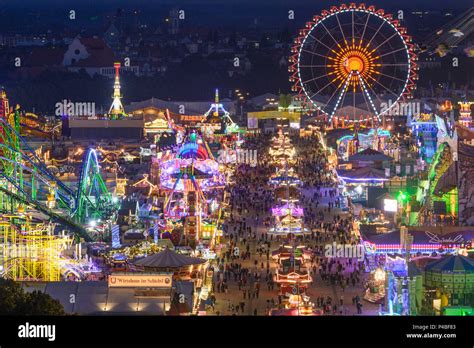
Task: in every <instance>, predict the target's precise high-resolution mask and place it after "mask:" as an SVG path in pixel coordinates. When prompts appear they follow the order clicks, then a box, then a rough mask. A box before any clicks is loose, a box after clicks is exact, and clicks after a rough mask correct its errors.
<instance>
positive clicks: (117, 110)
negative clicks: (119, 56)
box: [109, 62, 125, 116]
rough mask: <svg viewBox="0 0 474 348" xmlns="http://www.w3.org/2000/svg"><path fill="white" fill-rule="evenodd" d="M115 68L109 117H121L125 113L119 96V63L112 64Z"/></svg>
mask: <svg viewBox="0 0 474 348" xmlns="http://www.w3.org/2000/svg"><path fill="white" fill-rule="evenodd" d="M114 68H115V82H114V95H113V97H112V99H113V101H112V105H111V106H110V110H109V114H110V115H114V116H117V115H122V114H123V113H124V112H125V111H124V109H123V105H122V100H121V99H122V95H121V94H120V75H119V71H120V63H118V62H117V63H115V64H114Z"/></svg>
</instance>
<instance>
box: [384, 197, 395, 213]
mask: <svg viewBox="0 0 474 348" xmlns="http://www.w3.org/2000/svg"><path fill="white" fill-rule="evenodd" d="M383 210H384V211H388V212H397V210H398V202H397V200H396V199H386V198H385V199H384V200H383Z"/></svg>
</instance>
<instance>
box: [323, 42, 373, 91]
mask: <svg viewBox="0 0 474 348" xmlns="http://www.w3.org/2000/svg"><path fill="white" fill-rule="evenodd" d="M333 53H334V55H333V56H332V57H328V58H329V60H330V61H331V63H330V64H328V65H327V67H328V68H330V70H331V71H329V72H328V74H330V75H336V77H335V78H334V81H337V82H338V83H339V85H342V84H344V83H345V82H346V80H347V79H349V80H350V81H349V82H348V84H349V85H351V86H352V87H353V88H354V89H355V88H356V87H357V86H360V85H361V83H360V79H363V80H364V84H365V85H369V86H370V84H371V81H373V80H374V75H375V74H378V73H379V72H378V71H377V70H376V67H379V66H381V64H378V63H377V59H378V58H379V57H378V56H374V55H373V52H371V51H369V50H367V47H361V45H355V44H351V45H346V46H345V47H341V49H340V50H339V51H333ZM349 76H350V77H349ZM360 87H361V88H362V86H360Z"/></svg>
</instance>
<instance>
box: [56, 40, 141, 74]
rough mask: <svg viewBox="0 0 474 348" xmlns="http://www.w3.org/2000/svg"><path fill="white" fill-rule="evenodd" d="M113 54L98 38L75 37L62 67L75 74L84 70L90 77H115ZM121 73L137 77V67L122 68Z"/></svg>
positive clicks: (65, 55) (65, 54)
mask: <svg viewBox="0 0 474 348" xmlns="http://www.w3.org/2000/svg"><path fill="white" fill-rule="evenodd" d="M116 61H117V59H116V58H115V54H114V52H113V51H112V49H111V48H110V47H109V46H108V45H107V43H106V42H105V41H104V40H103V39H101V38H98V37H92V38H81V37H80V36H77V37H76V38H74V40H72V42H71V43H70V44H69V46H68V48H67V50H66V52H65V53H64V58H63V62H62V65H63V66H65V67H66V68H67V69H68V70H69V71H74V72H77V71H79V70H81V69H84V70H85V71H86V72H87V73H88V74H89V75H90V76H93V75H94V74H98V75H102V76H106V77H109V78H114V77H115V69H114V68H113V66H114V63H115V62H116ZM122 71H125V72H127V71H131V72H133V73H134V74H135V75H138V73H139V68H138V66H123V67H122Z"/></svg>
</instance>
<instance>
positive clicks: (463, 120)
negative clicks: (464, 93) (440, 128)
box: [458, 101, 474, 128]
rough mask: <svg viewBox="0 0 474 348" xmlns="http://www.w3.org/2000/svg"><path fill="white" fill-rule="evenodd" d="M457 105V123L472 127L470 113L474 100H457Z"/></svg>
mask: <svg viewBox="0 0 474 348" xmlns="http://www.w3.org/2000/svg"><path fill="white" fill-rule="evenodd" d="M458 104H459V106H460V107H461V108H460V109H459V123H460V124H461V125H463V126H464V127H467V128H471V127H472V115H471V105H472V104H474V102H468V101H464V102H458Z"/></svg>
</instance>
